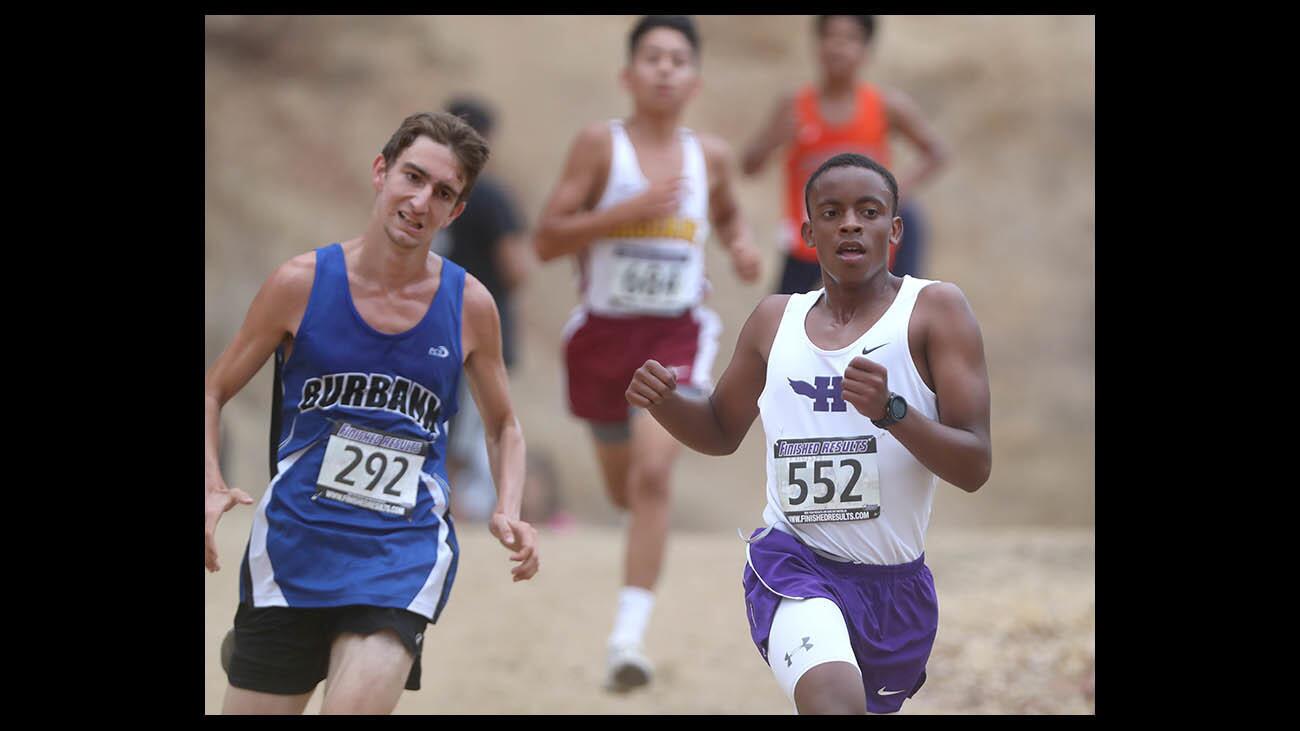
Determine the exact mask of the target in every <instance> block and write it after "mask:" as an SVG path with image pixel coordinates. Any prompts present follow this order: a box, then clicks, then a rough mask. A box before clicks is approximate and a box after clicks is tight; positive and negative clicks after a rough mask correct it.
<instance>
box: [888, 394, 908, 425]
mask: <svg viewBox="0 0 1300 731" xmlns="http://www.w3.org/2000/svg"><path fill="white" fill-rule="evenodd" d="M906 415H907V402H906V401H904V400H903V399H902V397H895V398H891V399H890V400H889V418H891V419H894V420H895V421H897V420H898V419H901V418H903V417H904V416H906Z"/></svg>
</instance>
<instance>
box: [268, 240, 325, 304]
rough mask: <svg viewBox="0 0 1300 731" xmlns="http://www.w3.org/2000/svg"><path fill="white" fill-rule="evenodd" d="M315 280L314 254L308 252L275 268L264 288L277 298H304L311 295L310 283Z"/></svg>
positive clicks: (313, 252)
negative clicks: (299, 296) (298, 296)
mask: <svg viewBox="0 0 1300 731" xmlns="http://www.w3.org/2000/svg"><path fill="white" fill-rule="evenodd" d="M315 279H316V252H315V251H314V250H313V251H308V252H304V253H302V254H299V255H297V256H295V257H293V258H292V259H290V260H288V261H286V262H284V263H283V264H281V265H280V266H278V267H276V269H275V271H274V272H271V276H270V277H269V278H267V280H266V286H267V288H268V289H269V290H270V291H271V293H272V294H275V295H277V296H290V297H293V296H297V295H301V296H302V297H303V298H306V297H307V296H308V295H310V294H311V285H312V282H313V281H315Z"/></svg>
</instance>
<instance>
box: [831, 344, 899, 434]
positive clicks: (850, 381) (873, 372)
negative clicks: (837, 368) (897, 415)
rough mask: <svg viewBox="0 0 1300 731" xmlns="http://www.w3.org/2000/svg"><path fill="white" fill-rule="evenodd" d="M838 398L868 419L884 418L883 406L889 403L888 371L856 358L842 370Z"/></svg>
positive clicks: (859, 357)
mask: <svg viewBox="0 0 1300 731" xmlns="http://www.w3.org/2000/svg"><path fill="white" fill-rule="evenodd" d="M840 396H841V397H842V398H843V399H844V400H845V401H848V402H849V403H851V404H853V408H855V409H857V410H858V413H859V414H862V415H863V416H865V417H867V418H868V419H877V420H878V419H883V418H885V405H886V402H887V401H889V371H888V370H886V368H885V367H884V366H882V365H880V364H879V363H877V362H875V361H873V360H869V359H867V358H866V357H864V356H861V355H859V356H857V357H856V358H854V359H853V360H852V361H850V362H849V367H848V368H845V369H844V381H843V382H841V384H840Z"/></svg>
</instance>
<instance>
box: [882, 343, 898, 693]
mask: <svg viewBox="0 0 1300 731" xmlns="http://www.w3.org/2000/svg"><path fill="white" fill-rule="evenodd" d="M877 347H879V346H877ZM902 692H903V691H901V690H885V686H883V685H882V686H880V690H878V691H876V695H898V694H899V693H902Z"/></svg>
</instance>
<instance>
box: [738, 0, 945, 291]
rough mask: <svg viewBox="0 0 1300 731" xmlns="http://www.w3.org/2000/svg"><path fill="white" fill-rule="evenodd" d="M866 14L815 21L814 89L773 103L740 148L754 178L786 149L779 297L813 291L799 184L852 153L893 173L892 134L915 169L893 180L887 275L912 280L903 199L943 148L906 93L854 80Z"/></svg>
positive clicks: (915, 261)
mask: <svg viewBox="0 0 1300 731" xmlns="http://www.w3.org/2000/svg"><path fill="white" fill-rule="evenodd" d="M875 23H876V21H875V17H874V16H871V15H819V16H816V26H815V27H816V31H817V38H818V44H817V57H818V64H819V66H820V69H821V80H820V82H819V84H817V85H814V84H808V85H806V86H804V87H802V88H800V89H799V90H798V91H797V92H795V93H793V94H787V95H785V96H783V97H782V98H781V99H780V100H778V101H777V104H776V108H775V109H774V110H773V112H772V115H771V117H770V118H769V119H768V122H767V125H766V127H765V128H764V129H763V130H762V131H761V132H760V133H759V135H758V137H757V138H756V139H755V140H754V141H753V142H752V143H751V144H750V145H749V147H748V148H746V150H745V153H744V158H743V160H742V170H743V171H744V173H745V174H746V175H754V174H756V173H758V172H759V171H760V170H762V169H763V167H764V165H765V164H766V163H767V161H768V160H769V159H770V158H771V156H772V154H773V153H774V152H776V151H777V150H778V149H780V148H781V147H785V148H786V159H785V194H784V195H785V212H784V220H783V222H782V229H783V230H782V232H781V237H782V240H783V241H784V242H785V245H786V247H787V248H786V260H785V268H784V271H783V272H782V275H781V283H780V285H779V287H778V289H777V292H778V293H779V294H792V293H795V292H807V291H810V290H812V289H815V288H816V287H817V286H818V281H819V279H820V276H821V269H820V268H819V266H818V264H817V252H816V250H815V249H813V248H812V247H809V246H806V245H804V243H803V241H802V240H801V238H800V236H799V228H800V226H801V225H802V224H803V222H804V221H805V220H807V215H806V214H805V212H804V203H803V192H804V191H803V183H804V181H807V180H808V177H809V176H810V175H812V173H813V171H814V170H816V169H817V168H818V166H820V165H821V164H822V163H823V162H825V161H827V160H829V159H830V158H831V157H833V156H834V155H837V154H839V153H842V152H855V153H858V154H860V155H866V156H867V157H869V158H871V159H873V160H875V161H876V162H879V163H880V164H882V165H884V166H886V167H888V168H892V167H893V161H892V160H891V159H890V154H889V139H890V135H891V134H893V133H894V132H898V133H899V134H901V135H902V137H903V139H905V140H907V141H908V142H910V143H912V144H913V145H915V146H916V148H917V150H918V152H919V153H920V158H921V159H920V163H919V165H918V166H917V167H916V168H915V169H914V170H912V171H910V174H904V175H900V176H899V178H898V184H899V191H900V195H902V196H903V200H902V202H901V208H900V212H899V215H900V216H901V217H902V219H903V221H904V227H903V239H902V241H901V242H900V244H899V246H898V247H896V248H894V249H891V251H890V258H889V268H890V270H891V271H892V272H893V273H894V274H896V275H898V276H902V275H904V274H910V275H912V276H917V274H918V273H919V270H920V254H921V250H922V246H921V244H922V239H921V236H920V234H921V225H920V224H921V217H920V212H919V211H918V210H917V207H916V205H915V203H914V201H911V200H908V198H909V196H908V195H907V194H908V193H910V192H911V191H913V190H914V189H915V188H916V186H917V185H918V184H920V183H921V182H922V181H924V180H926V179H928V178H929V177H931V176H932V175H933V174H934V173H935V172H936V171H938V170H939V168H941V167H942V166H943V163H944V159H945V158H946V157H947V151H946V146H945V145H944V143H943V141H942V140H941V139H940V138H939V136H938V134H937V133H936V132H935V131H934V129H933V128H931V127H930V125H929V124H928V123H927V122H926V121H925V119H924V118H923V117H922V116H921V113H920V109H919V108H918V107H917V105H916V103H915V102H914V101H912V99H911V98H910V97H908V96H907V95H906V94H904V93H902V92H900V91H897V90H894V89H887V88H884V87H879V86H876V85H874V84H870V83H867V82H864V81H859V80H858V74H859V72H860V70H861V68H862V65H863V62H864V61H865V60H866V58H867V55H868V52H869V50H870V42H871V39H872V36H873V35H874V32H875Z"/></svg>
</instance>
